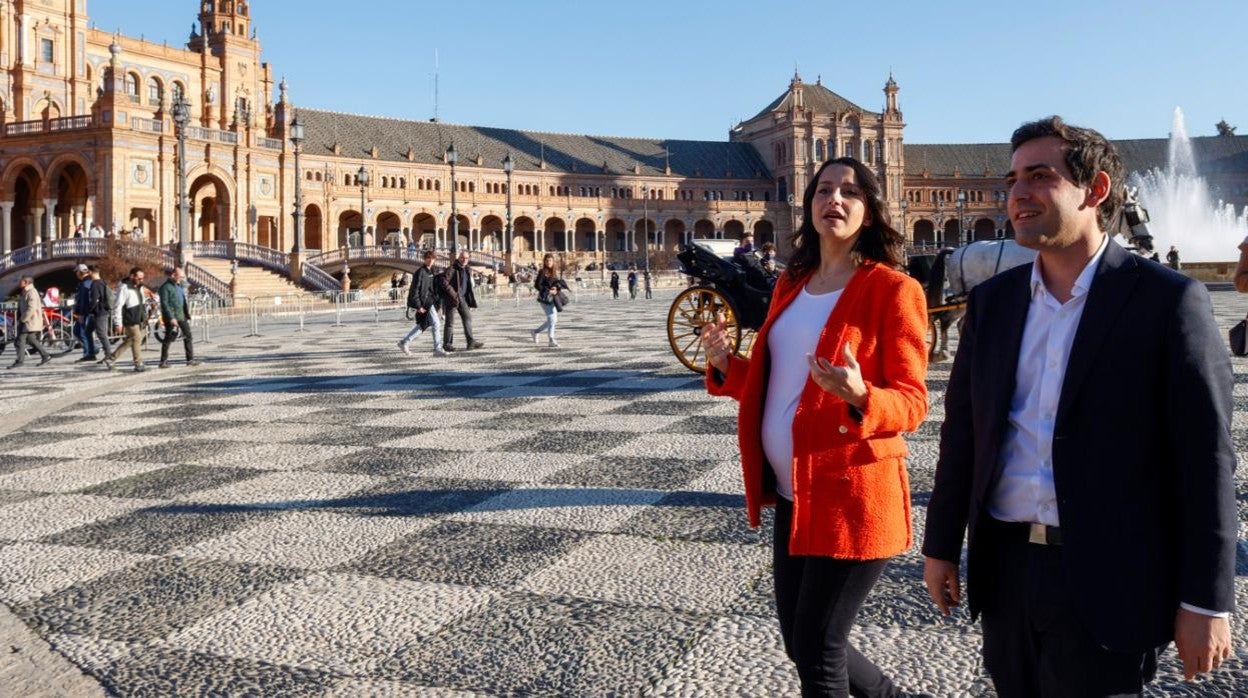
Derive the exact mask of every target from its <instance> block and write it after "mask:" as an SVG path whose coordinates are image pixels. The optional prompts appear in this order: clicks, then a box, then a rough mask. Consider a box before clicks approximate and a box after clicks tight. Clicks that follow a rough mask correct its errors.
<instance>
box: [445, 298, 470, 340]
mask: <svg viewBox="0 0 1248 698" xmlns="http://www.w3.org/2000/svg"><path fill="white" fill-rule="evenodd" d="M443 309H444V310H445V311H446V313H445V314H444V315H443V317H445V318H446V324H445V325H443V328H442V346H443V347H453V346H454V345H455V343H454V341H452V340H453V339H454V335H453V333H452V332H451V330H453V329H454V328H455V313H459V319H460V321H461V322H463V323H464V341H465V342H467V345H466V346H472V309H471V308H469V307H468V304H467V303H464V302H462V301H461V302H460V304H459V305H457V306H455V307H454V308H452V307H450V306H449V305H448V306H446V307H445V308H443Z"/></svg>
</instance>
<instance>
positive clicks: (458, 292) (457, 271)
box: [442, 250, 485, 351]
mask: <svg viewBox="0 0 1248 698" xmlns="http://www.w3.org/2000/svg"><path fill="white" fill-rule="evenodd" d="M446 277H447V279H446V280H447V282H448V283H449V284H450V287H451V290H452V291H453V296H452V297H450V298H447V299H446V300H445V301H444V304H443V309H444V310H445V311H446V327H445V328H443V333H444V336H443V337H442V348H443V349H444V350H446V351H455V342H454V332H453V331H452V330H453V329H454V327H455V316H454V315H452V314H451V313H452V312H457V313H459V319H460V322H462V323H463V324H464V346H465V347H466V348H468V349H480V348H481V347H483V346H485V342H479V341H477V340H475V339H473V338H472V309H473V308H476V307H477V296H476V294H475V293H474V292H473V289H472V272H471V271H470V270H469V269H468V251H467V250H460V251H459V256H458V257H456V259H455V262H454V263H453V264H451V268H450V269H448V270H446Z"/></svg>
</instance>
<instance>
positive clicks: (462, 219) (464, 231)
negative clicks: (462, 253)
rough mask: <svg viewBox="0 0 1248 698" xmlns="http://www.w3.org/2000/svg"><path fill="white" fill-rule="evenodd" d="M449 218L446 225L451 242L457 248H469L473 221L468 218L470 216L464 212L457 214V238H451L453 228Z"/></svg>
mask: <svg viewBox="0 0 1248 698" xmlns="http://www.w3.org/2000/svg"><path fill="white" fill-rule="evenodd" d="M449 220H450V219H448V223H447V226H446V237H447V239H448V240H450V241H451V244H452V245H453V246H454V247H455V249H457V250H460V249H468V248H469V236H471V235H472V221H470V220H468V216H466V215H464V214H462V213H461V214H458V215H457V216H455V220H456V222H457V223H458V225H457V226H456V227H455V229H454V233H455V239H454V240H451V231H452V228H451V225H450V223H449Z"/></svg>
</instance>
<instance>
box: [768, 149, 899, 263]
mask: <svg viewBox="0 0 1248 698" xmlns="http://www.w3.org/2000/svg"><path fill="white" fill-rule="evenodd" d="M833 165H841V166H844V167H848V168H850V169H851V170H853V171H854V180H855V181H856V182H857V184H858V188H859V189H861V190H862V198H863V200H864V201H866V204H867V218H869V219H870V221H871V223H869V224H864V225H863V226H862V230H861V232H859V234H858V240H857V241H855V242H854V249H853V252H852V254H853V255H854V257H855V261H857V262H859V263H861V262H862V261H863V260H870V261H872V262H879V263H880V264H884V265H887V266H890V267H894V268H896V267H900V266H901V265H902V263H903V262H904V261H905V238H903V237H902V235H901V233H899V232H897V231H896V230H895V229H894V228H893V226H892V223H891V218H890V217H889V215H888V207H887V206H885V204H884V198H883V196H882V195H881V192H880V181H879V180H878V179H876V177H875V174H874V173H872V172H871V170H870V169H868V168H867V166H866V165H864V164H862V163H861V162H859V161H858V160H855V159H854V158H837V159H835V160H828V161H827V162H825V163H823V165H821V166H820V167H819V169H818V170H816V171H815V175H814V176H813V177H811V178H810V183H809V184H807V185H806V193H805V194H803V195H802V225H801V227H799V228H798V229H797V232H796V233H794V234H793V237H791V238H789V244H790V245H791V246H792V247H793V255H792V256H791V257H790V258H789V266H788V268H787V269H786V270H785V273H787V274H789V278H791V279H798V278H800V277H802V276H804V275H805V274H807V273H808V272H810V271H812V270H814V269H816V268H818V267H819V263H820V261H821V260H820V258H819V254H820V252H819V231H817V230H815V224H814V216H815V215H816V213H815V212H814V211H811V210H810V207H811V202H813V201H814V199H815V190H817V189H818V188H819V178H820V177H822V176H823V172H824V170H826V169H828V168H829V167H831V166H833Z"/></svg>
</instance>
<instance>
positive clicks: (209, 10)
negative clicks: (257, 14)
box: [186, 0, 272, 131]
mask: <svg viewBox="0 0 1248 698" xmlns="http://www.w3.org/2000/svg"><path fill="white" fill-rule="evenodd" d="M187 48H189V49H190V50H192V51H195V52H197V53H199V54H200V56H201V61H202V64H201V83H202V84H203V85H204V93H203V94H201V95H187V96H186V98H187V100H188V101H190V102H191V104H192V105H194V106H195V112H194V113H195V114H197V115H198V116H199V119H200V121H201V122H202V125H204V126H207V127H209V128H219V129H223V130H226V129H228V130H239V131H242V130H245V129H247V128H248V127H250V126H252V125H256V124H257V121H258V124H259V126H261V127H264V126H265V125H266V119H265V116H266V114H267V112H264V111H260V110H262V109H266V108H267V107H268V103H269V92H270V90H271V89H272V85H271V79H270V76H269V75H268V70H267V66H264V65H263V64H262V63H261V61H260V42H259V41H257V40H256V35H255V32H254V31H253V29H252V26H251V8H250V3H249V2H247V1H246V0H202V2H201V3H200V12H199V32H198V33H195V32H192V33H191V39H190V42H189V43H188V45H187Z"/></svg>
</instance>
